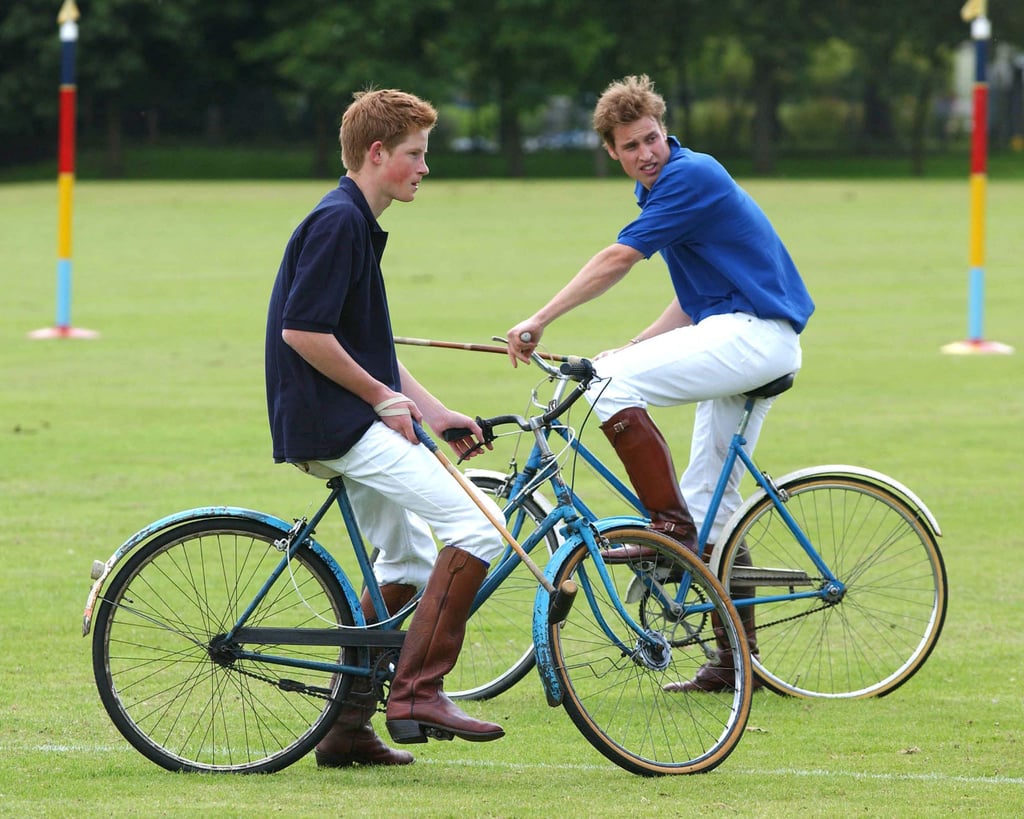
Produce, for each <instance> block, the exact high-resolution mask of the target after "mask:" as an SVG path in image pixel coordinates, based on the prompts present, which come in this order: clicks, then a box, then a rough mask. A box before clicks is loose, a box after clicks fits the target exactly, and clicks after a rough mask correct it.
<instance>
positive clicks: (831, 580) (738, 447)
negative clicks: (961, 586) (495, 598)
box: [505, 397, 940, 608]
mask: <svg viewBox="0 0 1024 819" xmlns="http://www.w3.org/2000/svg"><path fill="white" fill-rule="evenodd" d="M758 400H759V399H758V398H757V397H748V398H747V400H746V403H745V404H744V410H743V415H742V416H741V420H740V423H739V424H738V426H737V429H736V432H735V433H734V434H733V436H732V439H731V441H730V444H729V449H728V451H727V453H726V457H725V460H724V462H723V465H722V469H721V471H720V473H719V477H718V481H717V483H716V485H715V489H714V492H713V493H712V498H711V502H710V505H709V509H708V513H707V515H706V517H705V519H704V521H703V523H702V525H701V527H700V531H699V533H698V552H699V554H701V555H702V556H703V555H704V551H705V549H706V548H707V542H708V537H709V535H710V532H711V528H712V526H713V524H714V521H715V518H716V516H717V514H718V510H719V508H720V507H721V503H722V499H723V497H724V496H725V492H726V489H727V487H728V484H729V478H730V476H731V475H732V472H733V470H734V468H735V466H736V462H737V460H738V461H740V462H741V463H742V464H743V467H744V468H745V469H746V471H747V472H748V473H749V474H750V476H751V477H752V478H753V480H754V481H755V483H756V484H757V486H758V487H759V488H760V489H761V490H762V491H763V492H764V493H765V494H766V495H767V496H768V497H769V498H770V499H771V502H772V504H773V506H774V507H775V509H776V510H777V512H778V513H779V515H780V517H781V518H782V520H783V521H784V522H785V524H786V526H787V528H788V529H789V531H790V533H791V534H792V536H793V538H794V539H795V540H796V541H797V542H798V543H799V544H800V547H801V548H802V549H803V551H804V552H805V553H806V554H807V556H808V558H809V559H810V560H811V562H812V563H813V564H814V566H815V567H816V568H817V569H818V571H819V572H820V573H821V577H822V578H824V582H823V583H821V584H819V586H818V587H817V588H815V589H812V590H805V591H795V590H794V591H791V592H789V593H787V594H781V595H763V596H755V597H741V598H739V597H738V598H734V599H733V604H734V605H735V606H736V607H737V608H743V607H746V606H754V605H757V604H763V603H774V602H781V601H792V600H801V599H811V598H814V599H821V600H827V601H830V600H836V599H839V598H841V597H842V595H843V593H844V592H845V590H846V585H845V584H844V583H843V582H842V581H841V580H840V579H839V578H838V577H836V575H835V574H834V573H833V572H832V570H831V568H830V567H829V566H828V565H827V564H826V563H825V561H824V560H823V559H822V557H821V555H820V554H819V553H818V551H817V549H815V547H814V545H813V543H812V542H811V541H810V539H809V538H808V537H807V535H806V533H805V532H804V531H803V530H802V529H801V528H800V526H799V524H798V523H797V522H796V520H795V519H794V518H793V516H792V515H791V514H790V512H789V510H788V509H787V508H786V504H785V500H784V495H783V493H782V492H781V491H780V489H779V488H778V484H776V482H775V481H773V480H772V478H771V477H770V476H769V475H768V474H767V473H766V472H763V471H762V470H761V469H760V468H759V467H758V466H757V464H756V462H755V461H754V459H753V457H752V456H751V455H750V454H749V453H748V452H747V450H746V444H747V439H746V437H745V433H746V428H747V425H748V423H749V420H750V414H751V412H752V410H753V408H754V405H755V404H756V402H757V401H758ZM550 431H553V432H555V433H557V434H558V435H559V436H561V437H562V438H563V439H564V440H565V441H566V443H567V444H568V446H569V447H570V448H571V449H572V450H573V452H574V453H575V454H576V455H578V456H579V457H580V458H582V459H583V460H584V462H585V463H587V464H588V465H589V466H590V467H591V468H592V469H593V470H594V471H595V472H596V473H597V475H598V476H599V477H600V478H601V479H602V480H603V481H604V482H605V483H607V484H608V485H609V486H610V487H611V488H612V489H613V490H615V491H616V492H617V494H618V495H620V496H621V497H622V498H623V500H625V501H626V502H627V503H629V504H630V505H631V506H632V507H633V508H634V509H636V510H637V512H638V513H639V514H640V515H643V516H645V517H646V514H647V513H646V510H645V509H644V508H643V505H642V504H641V503H640V500H639V498H637V496H636V494H635V493H634V492H633V491H632V490H631V489H630V488H629V487H628V486H627V485H626V484H625V483H624V482H623V481H622V480H620V479H619V478H618V476H617V475H615V474H614V473H613V472H612V471H611V470H610V469H609V468H608V467H607V466H606V465H605V464H604V463H603V462H602V461H601V460H600V459H599V458H598V457H597V456H596V455H595V454H594V453H593V452H592V451H591V450H589V449H587V447H586V446H585V445H584V444H583V443H582V442H581V441H580V440H579V439H578V438H577V437H576V436H575V435H574V434H573V432H572V430H571V429H570V428H569V427H567V426H565V425H564V424H562V423H561V422H560V421H558V420H557V419H556V420H554V421H552V422H551V423H550V424H549V425H548V430H547V432H550ZM547 432H545V437H544V439H543V441H544V443H543V445H542V443H541V441H542V439H541V437H539V436H538V440H537V443H535V444H534V446H533V448H532V449H531V451H530V454H529V456H528V458H527V461H526V464H525V465H524V467H523V469H522V471H519V472H517V473H516V474H515V475H514V477H513V479H512V481H511V483H510V486H509V494H508V497H509V498H510V500H509V503H508V504H507V506H506V509H505V513H506V518H509V517H510V516H511V515H512V514H516V513H518V514H523V512H522V509H521V504H520V503H518V502H517V499H519V498H527V497H529V496H530V495H531V494H532V493H533V492H534V491H536V489H537V488H538V487H539V486H540V485H541V484H542V483H545V482H547V483H554V482H555V480H561V481H563V484H564V479H562V478H561V477H560V470H559V469H558V466H557V464H553V463H552V462H551V459H552V458H553V457H554V456H553V455H552V454H551V450H550V446H549V444H548V443H547V440H546V436H547ZM829 468H830V469H833V470H836V471H841V472H847V473H850V474H856V475H861V476H865V477H869V478H870V479H872V480H874V481H875V482H877V483H880V484H882V485H884V486H886V487H888V488H890V489H892V490H893V491H894V492H895V493H896V494H898V495H900V496H902V497H904V498H906V499H907V500H908V501H909V502H910V503H911V504H912V505H913V506H914V507H915V508H916V509H917V510H918V511H919V513H920V514H921V516H922V518H923V519H924V520H926V521H927V522H928V525H929V526H930V528H931V529H932V531H933V532H934V533H935V534H939V533H940V530H939V527H938V523H937V522H936V521H935V518H934V516H933V515H932V514H931V512H930V511H929V510H928V509H927V507H925V505H924V504H923V503H922V502H921V501H920V499H918V498H917V497H916V496H915V495H914V494H913V493H912V492H910V490H908V489H907V488H906V487H905V486H903V485H902V484H900V483H898V482H897V481H895V480H893V479H891V478H889V477H888V476H886V475H883V474H881V473H878V472H873V471H870V470H865V469H861V468H858V467H849V466H843V467H835V466H832V467H829ZM789 477H790V476H786V479H788V478H789ZM784 480H785V479H783V481H780V483H781V482H784ZM558 491H559V490H558V488H557V487H556V488H555V492H556V495H557V493H558ZM565 491H566V492H567V493H568V494H567V500H568V502H569V503H571V504H572V505H573V506H574V507H575V508H576V509H577V510H578V511H579V513H580V515H581V516H582V517H583V518H584V519H585V520H588V521H591V522H593V521H596V520H598V516H597V515H596V514H595V513H594V512H593V511H592V510H591V509H590V508H589V507H588V506H587V505H586V504H585V503H584V502H583V501H582V500H581V499H580V497H579V496H578V495H577V494H576V493H575V492H574V491H573V490H572V488H571V487H569V486H568V485H565ZM755 495H756V493H753V494H752V495H751V498H753V497H754V496H755ZM745 508H746V505H744V506H743V507H741V509H740V510H739V511H738V512H737V513H736V514H735V515H734V516H733V518H732V519H731V520H730V521H729V522H728V523H727V524H726V526H725V528H724V530H723V534H722V538H721V542H722V543H723V544H724V543H725V542H726V541H727V540H728V535H729V534H730V532H731V531H732V528H733V526H734V525H735V523H736V522H737V521H738V520H739V518H740V517H741V514H740V513H742V511H743V510H744V509H745ZM638 522H639V524H640V525H646V524H647V523H648V521H647V520H646V519H645V520H643V521H633V523H634V524H636V523H638ZM560 551H561V550H560ZM705 559H706V560H707V561H708V562H709V564H710V565H711V567H712V570H713V571H714V570H716V569H717V562H718V555H717V554H714V553H713V554H712V555H710V556H707V557H706V558H705ZM558 562H559V561H556V560H555V559H554V557H552V560H551V563H552V564H557V563H558ZM511 568H514V564H513V566H512V567H510V568H509V569H508V571H511ZM507 573H508V572H505V576H507ZM679 599H682V598H681V597H680V598H679Z"/></svg>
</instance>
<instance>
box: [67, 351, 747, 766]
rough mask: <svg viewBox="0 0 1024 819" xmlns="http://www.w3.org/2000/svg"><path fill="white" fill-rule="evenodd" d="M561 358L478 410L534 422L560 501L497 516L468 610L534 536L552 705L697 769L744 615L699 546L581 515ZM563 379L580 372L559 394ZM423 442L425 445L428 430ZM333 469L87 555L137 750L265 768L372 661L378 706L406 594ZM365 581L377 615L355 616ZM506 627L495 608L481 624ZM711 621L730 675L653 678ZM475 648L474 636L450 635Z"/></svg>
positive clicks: (322, 721) (735, 708)
mask: <svg viewBox="0 0 1024 819" xmlns="http://www.w3.org/2000/svg"><path fill="white" fill-rule="evenodd" d="M558 375H559V378H560V381H559V397H558V398H557V399H556V400H554V401H553V402H552V403H551V404H549V405H546V408H545V410H544V411H543V412H542V413H541V414H539V415H536V416H533V417H530V418H524V417H520V416H503V417H501V418H496V419H491V420H490V422H489V426H491V427H493V426H498V425H502V424H511V425H514V426H516V427H517V428H518V429H519V430H520V431H526V432H531V433H532V434H533V435H534V440H535V445H536V450H537V464H538V474H541V475H543V476H544V480H545V481H546V482H547V484H548V485H549V486H550V487H552V488H553V491H554V502H553V503H552V504H551V505H550V507H548V508H547V511H546V512H545V514H544V515H543V516H539V515H538V516H535V517H532V518H531V519H530V526H531V527H532V528H531V530H530V531H529V532H525V533H524V528H523V527H521V526H519V525H518V523H517V524H516V528H517V529H518V530H519V532H520V535H522V536H523V539H522V541H521V542H519V540H518V537H517V536H513V535H512V534H511V533H509V532H508V530H507V528H506V529H504V533H505V534H507V535H508V539H509V552H508V555H507V556H506V558H505V559H504V560H501V561H499V562H497V563H496V564H495V566H494V568H493V570H492V571H491V572H490V574H489V577H488V579H487V581H486V582H485V584H484V586H483V587H482V588H481V590H480V592H479V594H478V596H477V599H476V603H475V606H476V609H477V614H476V615H474V618H473V619H475V618H476V617H479V616H481V615H482V614H483V613H484V612H490V611H492V610H493V611H496V610H498V609H500V605H499V602H500V600H499V596H498V593H499V592H500V591H501V590H502V589H503V588H504V586H505V585H506V584H510V583H511V581H510V577H511V573H512V572H513V570H514V569H516V568H519V567H522V566H527V567H530V566H532V567H533V568H534V569H537V571H538V574H540V570H539V569H538V568H537V567H536V565H535V564H533V561H532V559H531V558H530V557H529V554H530V553H531V552H532V553H534V554H545V556H546V557H547V558H548V559H547V561H546V565H545V567H544V570H543V573H542V574H540V578H541V580H540V583H539V585H538V579H537V578H536V577H534V579H533V580H532V582H531V594H530V597H529V599H525V600H517V605H519V606H520V607H521V608H522V609H523V611H524V613H525V616H526V617H527V618H528V619H530V620H531V629H530V631H531V636H530V637H529V638H528V640H529V643H530V653H531V663H532V662H536V666H537V669H538V671H539V672H540V679H541V683H542V687H543V690H544V694H545V696H546V699H547V701H548V703H549V704H550V705H551V706H562V707H564V708H565V710H566V712H567V713H568V714H569V716H570V717H571V719H572V720H573V722H574V723H575V725H576V726H577V727H578V728H579V730H580V731H581V733H582V734H583V735H584V737H586V739H587V740H588V741H589V742H590V743H591V744H592V745H593V746H594V747H595V748H596V749H597V750H598V751H600V753H602V754H603V755H604V756H605V757H607V758H608V759H609V760H611V761H612V762H614V763H615V764H616V765H619V766H620V767H622V768H624V769H626V770H628V771H630V772H632V773H636V774H640V775H644V776H655V775H663V774H690V773H699V772H702V771H708V770H711V769H712V768H714V767H716V766H717V765H719V764H721V763H722V762H723V761H724V760H725V759H726V758H727V757H728V756H729V754H730V753H731V752H732V750H733V749H734V748H735V747H736V745H737V743H738V742H739V740H740V739H741V738H742V735H743V730H744V727H745V725H746V722H747V718H748V716H749V713H750V704H751V686H752V676H751V664H750V654H749V651H748V649H747V643H746V640H745V637H744V634H743V630H742V622H741V620H740V618H739V613H738V612H737V610H736V608H735V606H734V605H733V604H732V603H731V602H730V600H729V596H728V594H727V593H726V591H725V589H724V588H723V587H722V585H721V583H720V582H719V581H718V580H717V579H716V578H715V576H714V575H713V574H712V573H711V572H710V571H709V570H708V569H707V567H706V566H705V565H704V563H703V562H702V561H701V560H700V559H699V558H697V557H696V556H695V555H693V554H692V553H690V552H689V551H687V550H686V549H684V548H683V547H682V546H680V545H679V544H678V543H676V542H675V541H674V540H672V539H671V538H667V537H665V536H663V535H660V534H658V533H656V532H653V531H650V530H649V529H647V528H645V524H646V520H645V519H643V518H639V517H633V516H621V517H614V518H603V519H591V518H589V517H587V516H584V515H582V514H580V512H579V511H578V509H577V507H576V506H575V505H574V503H573V500H572V493H571V490H570V488H569V486H568V485H567V484H566V482H565V481H564V480H563V479H562V478H561V475H560V467H559V464H558V459H557V456H556V455H555V453H553V452H552V451H551V449H550V447H549V446H548V437H549V435H550V432H551V430H552V428H553V425H554V424H555V423H556V422H557V420H558V418H559V417H560V416H561V415H562V414H563V413H565V412H567V411H568V409H569V408H570V407H571V406H572V404H573V403H575V402H576V401H577V400H578V399H579V398H580V397H581V396H582V395H583V394H584V392H585V391H586V389H587V388H588V386H589V384H590V383H591V381H592V380H593V379H594V377H595V374H594V371H593V368H592V366H591V365H590V363H589V362H586V361H585V360H583V361H579V362H573V363H567V364H565V365H564V366H563V368H562V370H561V371H559V373H558ZM570 382H575V383H576V386H575V387H574V388H573V389H572V390H571V392H570V393H569V394H568V395H565V396H564V397H562V389H563V388H564V387H565V386H566V385H567V384H568V383H570ZM421 440H422V441H423V443H424V445H426V446H428V447H431V448H432V449H433V450H434V451H437V448H436V445H435V444H434V443H433V441H431V440H430V438H429V437H427V436H426V435H422V437H421ZM439 458H441V459H443V456H441V455H439ZM443 460H446V459H443ZM448 466H451V465H450V464H448ZM452 468H453V469H454V467H452ZM327 486H328V489H329V492H328V495H327V498H326V499H325V500H324V501H323V503H322V504H321V505H320V507H319V508H318V509H317V511H316V512H315V513H313V514H312V515H311V516H310V517H309V518H308V519H307V518H305V517H303V518H300V519H298V520H296V521H295V522H294V523H293V524H291V523H287V522H285V521H284V520H282V519H280V518H278V517H275V516H273V515H268V514H265V513H262V512H257V511H253V510H249V509H244V508H240V507H228V506H212V507H202V508H198V509H190V510H186V511H183V512H178V513H176V514H173V515H170V516H168V517H165V518H162V519H160V520H158V521H155V522H154V523H152V524H150V525H149V526H147V527H145V528H143V529H142V530H141V531H139V532H136V533H135V534H134V535H132V536H131V537H130V538H129V539H128V540H127V541H125V542H124V543H123V544H122V545H121V546H120V548H118V549H117V550H116V551H115V552H114V554H113V555H111V557H110V558H109V559H108V560H106V561H103V562H100V561H97V562H96V563H95V564H94V566H93V577H94V581H95V582H94V583H93V586H92V589H91V591H90V593H89V597H88V600H87V602H86V608H85V614H84V619H83V634H84V635H87V634H89V633H90V630H91V631H92V660H93V672H94V676H95V680H96V684H97V688H98V690H99V694H100V699H101V701H102V703H103V706H104V708H105V709H106V711H107V713H108V715H109V716H110V718H111V720H112V721H113V723H114V725H115V726H116V727H117V729H118V730H119V731H120V732H121V734H122V735H123V736H124V737H125V738H126V739H127V740H128V741H129V742H130V743H131V744H132V746H134V747H135V748H136V749H137V750H138V751H140V752H141V753H142V754H143V755H145V756H146V757H147V758H148V759H150V760H152V761H153V762H155V763H156V764H158V765H160V766H162V767H164V768H167V769H169V770H174V771H202V772H240V773H255V772H271V771H277V770H280V769H281V768H284V767H285V766H287V765H290V764H292V763H293V762H295V761H296V760H298V759H300V758H301V757H303V756H304V755H306V754H307V753H309V751H310V750H312V749H313V747H314V746H315V745H316V744H317V743H318V742H319V741H320V739H321V738H322V737H323V736H324V735H325V734H326V732H327V731H328V730H329V729H330V727H331V725H332V724H333V723H334V720H335V718H336V716H337V714H338V711H339V709H340V708H341V707H342V704H343V702H344V700H345V697H346V696H347V694H348V692H349V690H350V689H351V687H352V685H353V682H354V681H355V680H357V679H362V680H367V679H368V680H369V681H370V683H371V687H372V690H373V691H374V692H375V693H376V695H377V698H378V700H379V701H380V703H381V704H382V706H383V705H384V704H386V702H387V698H388V693H389V690H390V682H391V680H392V678H393V676H394V670H395V667H396V665H397V660H398V656H399V653H400V651H401V649H402V643H403V639H404V636H405V632H403V631H402V630H401V624H402V623H403V621H404V620H405V619H406V617H408V616H409V614H410V613H411V612H412V611H413V610H414V608H415V605H416V601H413V602H412V603H410V604H409V605H408V606H406V607H405V608H403V609H402V610H401V611H399V612H397V613H395V614H394V615H393V616H388V613H387V610H386V607H385V606H384V602H383V599H382V597H381V594H380V588H379V585H378V584H377V581H376V579H375V577H374V574H373V566H372V552H371V550H370V549H369V548H368V546H367V544H365V543H364V542H363V540H362V538H361V536H360V533H359V529H358V526H357V524H356V519H355V516H354V514H353V512H352V508H351V505H350V504H349V500H348V495H347V493H346V491H345V483H344V480H342V479H333V480H331V481H328V484H327ZM334 508H337V509H338V510H339V511H340V513H341V518H342V522H343V526H342V527H341V528H342V531H341V532H340V533H336V532H334V531H332V532H330V533H329V534H330V537H331V542H332V544H333V548H332V550H330V551H329V550H328V549H327V548H326V547H325V546H324V545H322V543H321V541H320V540H318V539H316V538H314V535H315V534H316V531H317V529H318V528H319V527H321V526H323V527H326V526H327V523H328V520H327V516H328V513H329V512H330V511H331V510H332V509H334ZM531 508H532V507H531ZM495 522H496V523H497V524H498V525H499V526H500V525H501V522H500V521H499V520H496V519H495ZM503 528H504V527H503ZM538 544H544V545H543V546H541V547H540V548H538ZM619 547H627V548H619ZM552 550H553V553H552V554H550V556H548V554H547V553H548V552H549V551H552ZM343 553H350V554H351V556H352V560H354V568H350V570H349V571H346V569H345V568H344V567H343V565H342V564H341V563H340V562H339V560H337V559H336V558H335V555H336V554H337V555H341V554H343ZM346 562H347V563H348V565H349V566H353V563H352V562H351V560H350V561H346ZM353 578H358V580H355V581H354V580H353ZM362 587H365V588H366V589H367V590H368V591H369V593H370V598H371V600H372V601H373V604H374V608H375V612H376V617H377V618H378V622H375V623H372V624H368V623H367V622H366V619H365V618H364V616H363V612H362V609H361V607H360V604H359V598H360V590H361V588H362ZM574 590H575V593H574ZM553 592H554V593H553ZM573 599H575V604H574V605H573V604H572V601H573ZM94 612H95V620H94V619H93V615H94ZM713 621H716V622H717V625H715V626H713V625H712V622H713ZM471 622H472V619H471ZM520 639H521V635H520V634H519V633H518V631H516V630H514V629H513V630H511V631H510V630H508V629H505V628H503V627H502V626H500V625H499V626H496V627H495V628H494V629H493V631H492V632H491V633H489V634H488V635H487V636H486V638H485V642H486V643H491V642H494V643H495V644H500V643H503V642H509V641H510V642H518V641H519V640H520ZM723 639H724V640H725V641H726V642H727V644H728V645H729V647H730V650H732V651H733V653H734V655H735V657H736V667H735V669H734V672H733V675H732V679H731V685H730V686H728V687H727V690H724V691H722V692H721V693H716V694H711V695H708V694H698V695H693V694H675V693H669V692H667V691H666V690H665V686H666V685H668V684H670V683H671V682H673V681H675V680H678V679H685V678H687V677H688V676H691V675H692V674H693V673H695V672H696V670H697V668H699V667H700V665H701V664H702V663H703V662H704V661H705V659H706V657H707V656H708V653H709V651H710V650H711V649H713V647H714V645H715V641H716V640H723ZM479 649H480V646H479V645H477V643H476V642H475V638H474V637H473V636H472V635H468V636H467V640H466V645H465V648H464V653H467V656H469V657H472V656H474V655H476V654H477V653H478V652H479ZM446 687H449V686H446ZM439 738H450V737H439Z"/></svg>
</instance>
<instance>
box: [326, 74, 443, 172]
mask: <svg viewBox="0 0 1024 819" xmlns="http://www.w3.org/2000/svg"><path fill="white" fill-rule="evenodd" d="M352 96H353V98H354V102H353V103H352V104H351V105H349V107H348V108H347V109H346V111H345V113H344V115H343V116H342V118H341V129H340V131H339V132H338V141H339V142H340V143H341V163H342V164H343V165H344V166H345V168H347V169H348V170H350V171H358V170H359V169H360V168H362V166H363V160H364V159H365V158H366V151H367V150H368V149H369V147H370V146H371V145H372V144H373V143H374V142H377V141H378V140H379V141H380V142H381V143H383V145H384V147H385V148H386V149H387V150H389V151H391V150H394V148H395V146H397V145H398V144H399V143H400V142H401V141H402V140H404V139H405V138H406V137H407V136H408V135H409V134H410V133H412V132H413V131H420V130H423V129H427V130H430V129H431V128H433V127H434V124H435V123H436V122H437V111H436V110H435V109H434V106H432V105H431V104H430V103H429V102H426V101H425V100H421V99H420V98H419V97H417V96H416V95H414V94H407V93H406V92H405V91H397V90H395V89H393V88H384V89H376V90H375V89H368V90H366V91H357V92H356V93H355V94H353V95H352Z"/></svg>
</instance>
